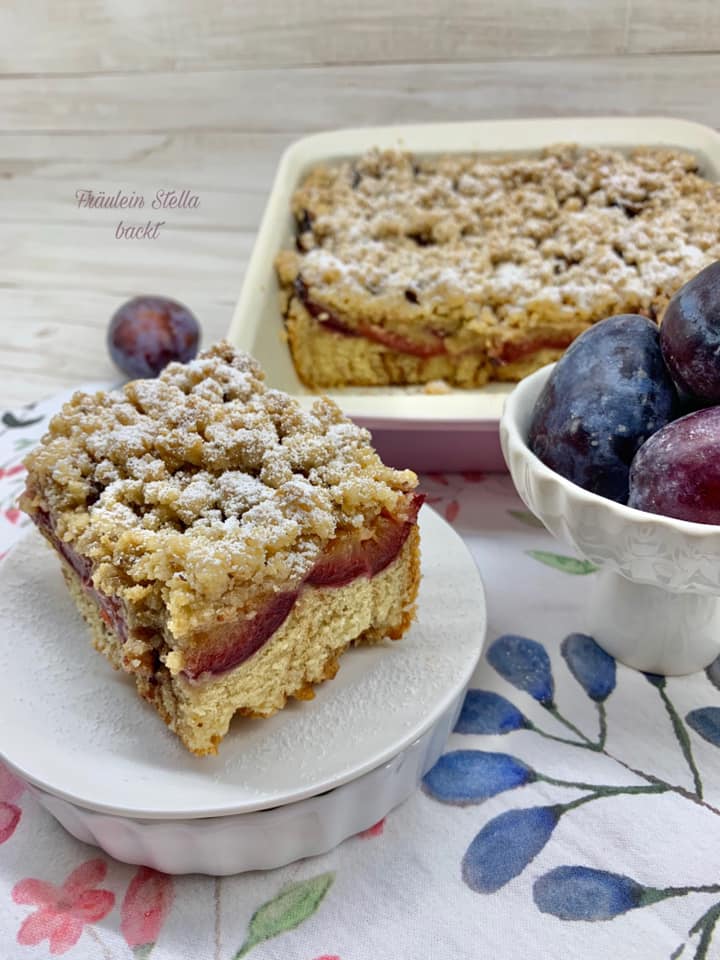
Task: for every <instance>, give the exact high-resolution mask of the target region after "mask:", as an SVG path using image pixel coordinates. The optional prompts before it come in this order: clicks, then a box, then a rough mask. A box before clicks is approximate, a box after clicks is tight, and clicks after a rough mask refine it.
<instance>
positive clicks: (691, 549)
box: [500, 261, 720, 675]
mask: <svg viewBox="0 0 720 960" xmlns="http://www.w3.org/2000/svg"><path fill="white" fill-rule="evenodd" d="M500 439H501V443H502V448H503V453H504V455H505V459H506V461H507V464H508V468H509V470H510V473H511V475H512V478H513V481H514V483H515V486H516V487H517V490H518V492H519V494H520V496H521V498H522V499H523V501H524V502H525V504H526V505H527V507H528V508H529V509H530V510H532V512H533V513H534V514H535V515H536V516H537V517H539V518H540V520H542V522H543V523H544V525H545V526H546V527H547V529H548V530H549V531H550V532H551V533H552V534H553V535H554V536H556V537H558V538H560V539H561V540H564V541H566V542H567V543H569V544H570V545H572V546H573V547H574V548H575V549H576V551H578V552H579V553H580V554H581V555H582V556H583V557H585V558H586V559H587V560H589V561H591V562H592V563H593V564H596V565H597V566H598V567H599V570H598V572H597V574H596V575H595V583H594V587H593V591H592V595H591V599H590V602H589V604H588V606H587V610H586V619H587V623H586V628H587V631H588V633H590V634H591V635H592V636H594V638H595V639H596V641H597V642H598V643H599V644H600V646H602V647H603V648H604V649H605V650H606V651H607V652H608V653H610V654H612V655H613V656H614V657H616V658H617V659H619V660H621V661H622V662H624V663H626V664H628V665H629V666H631V667H635V668H636V669H639V670H643V671H645V672H648V673H657V674H663V675H674V674H685V673H693V672H694V671H696V670H701V669H703V668H704V667H707V666H708V665H709V664H710V663H711V662H712V661H713V660H714V659H715V657H716V656H718V654H720V261H718V262H717V263H713V264H711V265H710V266H708V267H706V268H705V269H704V270H702V271H701V272H700V273H699V274H697V276H695V277H694V278H693V279H691V280H690V281H689V282H688V283H686V284H685V286H683V287H682V288H681V289H680V290H678V291H677V292H676V293H675V295H674V296H673V297H672V299H671V300H670V301H669V303H668V305H667V308H666V309H665V312H664V314H663V317H662V321H661V323H660V325H659V326H658V325H657V324H656V323H654V322H653V321H651V320H648V319H647V318H645V317H643V316H640V315H633V314H626V315H622V316H614V317H609V318H608V319H606V320H603V321H600V322H599V323H597V324H595V325H594V326H592V327H590V328H589V329H588V330H586V331H585V332H584V333H583V334H582V335H581V336H580V337H578V339H577V340H575V342H574V343H573V344H572V345H571V346H570V348H569V349H568V350H567V351H566V353H565V354H564V355H563V357H562V358H561V359H560V360H559V361H558V362H557V363H555V364H551V365H550V366H547V367H543V368H542V369H541V370H538V371H537V372H536V373H534V374H532V375H531V376H529V377H527V378H526V379H524V380H522V381H521V382H520V383H519V384H518V386H517V387H516V388H515V390H514V391H513V393H512V394H511V395H510V397H509V398H508V400H507V402H506V405H505V410H504V413H503V416H502V420H501V423H500Z"/></svg>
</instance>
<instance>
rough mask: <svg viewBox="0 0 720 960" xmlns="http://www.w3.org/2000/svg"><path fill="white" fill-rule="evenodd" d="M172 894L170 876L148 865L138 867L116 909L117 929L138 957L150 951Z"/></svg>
mask: <svg viewBox="0 0 720 960" xmlns="http://www.w3.org/2000/svg"><path fill="white" fill-rule="evenodd" d="M174 895H175V892H174V890H173V882H172V879H171V878H170V877H168V876H167V874H165V873H158V871H157V870H152V869H151V868H150V867H140V869H139V870H138V871H137V873H136V874H135V876H134V877H133V878H132V880H131V881H130V885H129V886H128V888H127V893H126V894H125V899H124V900H123V903H122V907H121V908H120V917H121V919H120V932H121V933H122V935H123V937H125V942H126V943H127V945H128V946H129V947H131V948H132V949H133V950H135V951H136V953H137V954H138V956H143V957H146V956H147V955H148V953H149V952H150V949H151V948H152V945H153V944H154V943H155V941H156V940H157V938H158V936H159V934H160V929H161V927H162V925H163V923H164V922H165V917H166V916H167V915H168V912H169V911H170V907H171V906H172V902H173V897H174ZM141 951H142V953H141Z"/></svg>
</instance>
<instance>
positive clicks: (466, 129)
mask: <svg viewBox="0 0 720 960" xmlns="http://www.w3.org/2000/svg"><path fill="white" fill-rule="evenodd" d="M569 141H571V142H574V143H579V144H581V145H584V146H603V147H616V148H619V149H629V148H631V147H635V146H671V147H681V148H684V149H687V150H689V151H690V152H692V153H694V154H695V155H696V156H697V157H698V159H699V160H700V164H701V168H702V171H703V173H704V175H705V176H707V177H708V178H710V179H713V180H714V179H718V178H719V177H720V133H718V132H717V131H716V130H713V129H711V128H710V127H705V126H702V125H700V124H697V123H690V122H688V121H686V120H676V119H671V118H665V117H560V118H553V119H547V120H500V121H483V122H478V123H429V124H419V125H415V126H388V127H368V128H366V129H357V130H335V131H331V132H328V133H320V134H315V135H313V136H309V137H304V138H303V139H301V140H298V141H296V142H295V143H293V144H292V145H291V146H290V147H289V148H288V149H287V150H286V151H285V153H284V154H283V156H282V159H281V161H280V165H279V167H278V171H277V174H276V176H275V183H274V185H273V188H272V192H271V194H270V197H269V199H268V203H267V207H266V209H265V214H264V216H263V219H262V223H261V225H260V230H259V232H258V236H257V240H256V242H255V247H254V249H253V252H252V255H251V257H250V262H249V264H248V268H247V272H246V275H245V281H244V284H243V287H242V291H241V293H240V298H239V300H238V302H237V306H236V308H235V313H234V315H233V319H232V323H231V325H230V330H229V332H228V338H229V339H230V341H231V342H232V343H234V344H236V345H237V346H239V347H241V348H243V349H245V350H247V351H249V352H250V353H252V354H253V355H254V356H255V357H257V359H258V360H259V361H260V363H261V364H262V365H263V367H264V368H265V370H266V372H267V377H268V382H269V383H270V384H271V385H272V386H273V387H277V388H279V389H281V390H285V391H286V392H288V393H290V394H292V395H294V396H296V397H297V398H298V399H299V400H300V401H301V403H303V404H304V405H309V404H310V403H311V402H312V399H313V394H312V392H311V391H310V390H308V389H307V388H306V387H304V386H303V385H302V383H301V382H300V380H299V379H298V377H297V374H296V373H295V369H294V367H293V365H292V361H291V358H290V353H289V350H288V348H287V346H286V344H285V343H284V341H283V339H282V329H283V320H282V316H281V313H280V307H279V291H278V284H277V279H276V276H275V270H274V267H273V261H274V258H275V255H276V253H277V252H278V251H279V250H281V249H283V248H284V247H287V246H292V245H293V243H294V223H293V218H292V215H291V213H290V198H291V196H292V193H293V191H294V190H295V188H296V187H297V186H298V184H299V183H300V181H301V180H302V178H303V176H304V175H305V174H306V172H307V171H308V170H309V168H311V167H312V166H314V165H316V164H318V163H323V162H328V163H333V162H338V161H341V160H344V159H348V158H352V157H356V156H359V155H360V154H362V153H364V152H365V151H366V150H368V149H369V148H371V147H373V146H377V147H380V148H383V149H387V148H392V147H395V148H400V149H404V150H410V151H413V152H414V153H417V154H421V155H426V156H427V155H432V154H438V153H462V152H478V153H493V154H498V153H507V154H513V153H527V154H532V153H533V152H537V151H539V150H540V149H542V148H543V147H546V146H548V145H550V144H553V143H558V142H569ZM511 389H512V385H509V384H493V385H490V386H488V387H483V388H482V389H478V390H454V391H452V392H451V393H448V394H440V395H429V394H426V393H424V392H423V390H422V388H407V387H380V388H367V389H358V388H352V389H348V390H331V391H327V392H328V394H329V395H330V396H332V397H333V399H335V400H336V401H337V402H338V403H339V405H340V406H341V407H342V408H343V410H344V411H345V412H346V413H347V414H348V415H349V416H351V417H352V418H353V419H354V420H356V421H357V422H359V423H361V424H362V425H363V426H366V427H368V428H369V429H370V430H372V432H373V438H374V441H375V444H376V446H377V447H378V450H379V452H380V454H381V456H383V457H384V459H386V460H387V461H388V462H389V463H393V464H398V465H401V466H412V467H414V468H415V469H417V470H431V471H432V470H505V465H504V461H503V458H502V454H501V452H500V444H499V439H498V423H499V419H500V414H501V412H502V406H503V403H504V400H505V397H506V396H507V395H508V393H509V392H510V390H511Z"/></svg>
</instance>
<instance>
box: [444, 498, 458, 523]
mask: <svg viewBox="0 0 720 960" xmlns="http://www.w3.org/2000/svg"><path fill="white" fill-rule="evenodd" d="M459 513H460V504H459V503H458V502H457V500H451V501H450V503H448V505H447V506H446V507H445V519H446V520H447V522H448V523H452V522H453V521H454V520H455V519H456V517H457V515H458V514H459Z"/></svg>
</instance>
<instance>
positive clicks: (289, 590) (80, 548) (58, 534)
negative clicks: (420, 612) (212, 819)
mask: <svg viewBox="0 0 720 960" xmlns="http://www.w3.org/2000/svg"><path fill="white" fill-rule="evenodd" d="M27 467H28V481H27V489H26V491H25V494H24V495H23V498H22V506H23V509H24V510H25V511H27V513H28V514H29V515H30V516H31V517H32V519H33V520H34V521H35V523H36V524H37V526H38V527H39V529H40V531H41V532H42V533H43V534H44V536H45V537H46V538H47V540H48V541H49V542H50V544H51V545H52V546H53V547H54V548H55V550H56V551H57V552H58V554H59V555H60V557H61V558H62V569H63V574H64V576H65V579H66V581H67V584H68V587H69V589H70V591H71V593H72V595H73V597H74V599H75V600H76V602H77V605H78V607H79V608H80V611H81V612H82V614H83V616H84V617H85V619H86V620H87V622H88V624H89V625H90V627H91V629H92V634H93V643H94V645H95V647H96V648H97V649H98V650H99V651H100V652H102V653H104V654H105V655H106V656H107V657H108V658H109V660H110V661H111V662H112V664H113V665H114V666H115V667H116V668H122V669H124V670H126V671H127V672H128V673H129V674H131V676H132V677H133V678H134V680H135V683H136V684H137V688H138V691H139V693H140V694H141V695H142V696H143V697H144V698H145V699H146V700H148V701H150V703H152V704H153V705H154V706H155V707H156V708H157V710H158V712H159V713H160V715H161V716H162V718H163V719H164V720H165V721H166V723H167V724H168V726H169V727H170V728H171V729H172V730H174V731H175V733H176V734H177V735H178V736H179V737H180V739H181V740H182V742H183V743H184V744H185V746H186V747H188V749H190V750H191V751H192V752H193V753H196V754H205V753H215V752H216V750H217V746H218V744H219V742H220V740H221V739H222V737H223V736H224V735H225V733H226V732H227V729H228V725H229V723H230V720H231V718H232V716H233V714H235V713H240V714H244V715H249V716H256V717H267V716H270V715H271V714H273V713H275V712H276V711H277V710H280V709H281V708H282V707H283V706H284V705H285V702H286V700H287V698H288V697H296V698H299V699H308V698H311V697H312V696H313V690H312V685H313V684H315V683H319V682H320V681H322V680H325V679H329V678H331V677H333V676H334V675H335V673H336V671H337V669H338V658H339V657H340V655H341V654H342V652H343V651H344V650H345V649H346V648H347V647H348V646H349V645H350V644H360V643H374V642H378V641H380V640H382V639H383V638H386V637H390V638H399V637H400V636H402V634H403V633H404V632H405V630H406V629H407V628H408V626H409V624H410V622H411V620H412V617H413V613H414V606H415V598H416V594H417V589H418V581H419V546H418V544H419V537H418V528H417V523H416V519H417V513H418V509H419V507H420V504H421V502H422V498H421V497H420V496H419V495H417V494H415V493H414V488H415V486H416V483H417V477H416V476H415V474H414V473H412V471H410V470H405V471H398V470H394V469H391V468H390V467H386V466H385V465H384V464H383V463H382V461H381V460H380V459H379V457H378V456H377V454H376V453H375V451H374V450H373V448H372V447H371V445H370V436H369V434H368V433H367V431H365V430H363V429H361V428H360V427H357V426H356V425H355V424H353V423H352V422H351V421H349V420H348V419H346V418H345V417H344V416H343V414H342V413H341V412H340V410H339V409H338V407H336V406H335V404H334V403H332V402H331V401H330V400H327V399H325V398H321V399H318V400H317V401H316V402H315V404H314V405H313V408H312V411H311V412H303V410H302V409H301V408H300V407H299V405H298V404H297V403H296V402H295V401H293V400H291V399H290V398H289V397H288V396H287V395H286V394H283V393H280V392H279V391H277V390H271V389H269V388H267V387H266V386H265V384H264V383H263V373H262V371H261V369H260V367H259V366H258V364H257V363H256V362H255V361H254V360H253V359H252V358H251V357H249V356H247V355H246V354H241V353H238V352H236V351H234V350H233V348H232V347H230V346H229V345H228V344H226V343H222V344H219V345H218V346H216V347H213V348H212V349H211V350H208V351H207V352H205V353H204V354H201V355H200V356H199V357H198V358H197V359H196V360H194V361H192V362H191V363H188V364H179V363H173V364H170V365H169V366H168V367H166V369H165V370H164V372H163V373H162V374H161V376H160V377H159V378H158V379H156V380H137V381H134V382H132V383H129V384H127V385H126V386H125V387H124V388H123V389H122V391H116V392H111V393H98V394H95V395H94V396H90V395H87V394H83V393H76V394H75V396H74V397H73V398H72V400H70V402H69V403H67V404H66V405H65V406H64V407H63V409H62V411H61V412H60V413H59V414H58V415H57V416H56V417H55V418H54V419H53V420H52V421H51V423H50V427H49V430H48V433H47V434H46V435H45V436H44V437H43V439H42V441H41V443H40V445H39V446H38V447H37V448H36V449H35V450H34V451H33V452H32V453H31V454H30V456H29V457H28V458H27Z"/></svg>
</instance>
